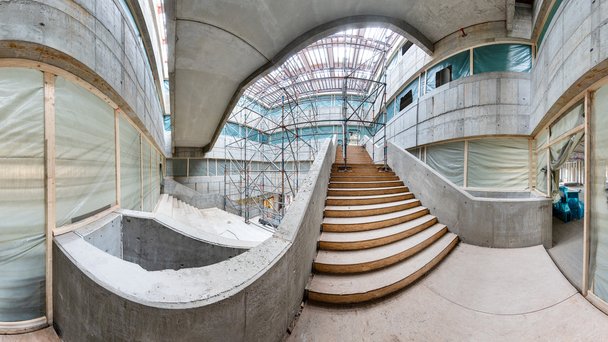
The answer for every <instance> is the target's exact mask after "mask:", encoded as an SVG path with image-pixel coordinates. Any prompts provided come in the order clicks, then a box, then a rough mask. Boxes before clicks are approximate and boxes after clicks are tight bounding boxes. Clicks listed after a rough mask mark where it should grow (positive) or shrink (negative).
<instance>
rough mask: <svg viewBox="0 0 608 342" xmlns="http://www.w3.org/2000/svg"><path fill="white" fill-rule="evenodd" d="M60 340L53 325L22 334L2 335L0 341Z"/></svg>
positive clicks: (54, 341)
mask: <svg viewBox="0 0 608 342" xmlns="http://www.w3.org/2000/svg"><path fill="white" fill-rule="evenodd" d="M30 341H31V342H58V341H60V339H59V337H58V336H57V334H56V333H55V330H54V329H53V328H52V327H48V328H46V329H42V330H38V331H34V332H31V333H28V334H21V335H0V342H30Z"/></svg>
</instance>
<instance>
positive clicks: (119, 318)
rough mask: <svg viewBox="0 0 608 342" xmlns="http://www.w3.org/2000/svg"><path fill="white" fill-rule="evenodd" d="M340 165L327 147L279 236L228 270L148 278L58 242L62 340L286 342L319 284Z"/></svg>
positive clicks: (56, 282) (69, 241)
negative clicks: (334, 170) (315, 264)
mask: <svg viewBox="0 0 608 342" xmlns="http://www.w3.org/2000/svg"><path fill="white" fill-rule="evenodd" d="M334 159H335V147H334V146H333V144H332V143H331V142H330V141H326V142H325V143H324V144H323V145H322V147H321V149H320V152H319V154H318V157H317V159H316V160H315V162H314V163H313V165H312V167H311V170H310V172H309V174H308V176H309V177H308V179H307V180H306V181H305V182H304V183H303V184H302V186H301V187H300V190H299V192H298V195H297V196H296V197H295V199H294V201H293V202H292V204H291V206H290V208H289V210H288V211H287V214H286V216H285V218H284V219H283V221H282V223H281V225H280V226H279V229H278V232H277V233H275V235H274V236H273V237H272V238H270V239H268V240H266V241H265V242H263V243H262V244H260V245H258V246H257V247H255V248H252V249H251V250H250V251H248V252H245V253H242V254H240V255H238V256H236V257H234V258H232V259H230V260H227V261H224V262H221V263H217V264H213V265H209V266H205V267H198V268H187V269H181V270H177V271H174V270H162V271H154V272H147V271H145V270H143V269H142V268H141V267H140V266H138V265H136V264H133V263H128V262H124V261H121V260H118V258H116V257H113V256H111V255H109V254H107V253H104V252H102V251H101V250H99V249H96V248H92V249H91V248H86V246H85V245H89V244H88V243H87V242H85V241H84V240H83V239H82V238H80V237H78V236H77V235H75V234H73V233H68V234H64V235H61V236H58V237H56V238H55V240H54V242H55V243H54V248H53V253H54V256H55V257H54V258H53V272H54V278H53V295H54V298H55V322H56V325H57V327H58V330H59V332H60V333H59V334H60V335H61V337H62V338H63V339H64V340H65V341H68V342H69V341H84V340H91V339H93V340H147V341H148V340H149V341H160V340H176V339H178V340H180V341H200V340H205V341H278V340H280V339H281V338H282V337H283V334H284V332H285V331H286V329H287V327H288V326H289V324H290V323H291V321H292V320H293V318H294V316H295V315H296V313H297V312H298V310H299V308H300V303H301V301H302V298H303V295H304V287H305V285H306V282H307V281H308V278H309V276H310V271H311V265H312V260H313V257H314V255H315V253H316V242H317V239H318V237H319V228H320V225H321V221H322V218H323V208H324V204H325V201H324V198H325V194H326V192H327V184H328V182H329V176H330V171H331V165H332V163H333V161H334ZM89 246H90V245H89ZM116 261H120V262H116ZM125 275H129V276H128V277H125ZM227 322H231V323H230V324H227Z"/></svg>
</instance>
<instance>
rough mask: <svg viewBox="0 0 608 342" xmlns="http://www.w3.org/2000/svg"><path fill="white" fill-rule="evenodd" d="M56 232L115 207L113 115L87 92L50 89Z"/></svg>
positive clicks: (62, 83) (61, 85) (60, 83)
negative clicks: (107, 208)
mask: <svg viewBox="0 0 608 342" xmlns="http://www.w3.org/2000/svg"><path fill="white" fill-rule="evenodd" d="M55 122H56V124H55V134H56V138H55V139H56V158H57V159H56V170H55V172H56V185H57V189H56V194H57V226H62V225H65V224H69V223H72V222H73V221H75V220H78V219H79V218H82V217H83V216H85V215H89V214H91V213H94V212H96V211H98V210H100V209H103V208H104V207H107V206H111V205H114V204H116V169H115V166H116V160H115V158H116V154H115V153H116V148H115V146H114V145H115V141H114V110H113V109H112V107H110V106H109V105H108V104H107V103H105V102H104V101H102V100H101V99H100V98H99V97H97V96H95V95H94V94H92V93H90V92H89V91H88V90H86V89H84V88H81V87H79V86H78V85H76V84H73V83H71V82H69V81H67V80H66V79H64V78H62V77H57V81H56V85H55Z"/></svg>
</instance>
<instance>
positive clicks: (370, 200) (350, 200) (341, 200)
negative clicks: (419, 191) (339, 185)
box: [325, 192, 414, 206]
mask: <svg viewBox="0 0 608 342" xmlns="http://www.w3.org/2000/svg"><path fill="white" fill-rule="evenodd" d="M412 198H414V194H412V193H411V192H404V193H396V194H386V195H369V196H328V197H327V200H326V201H325V204H326V205H330V206H342V205H366V204H380V203H390V202H397V201H405V200H408V199H412Z"/></svg>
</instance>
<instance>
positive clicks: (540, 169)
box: [536, 148, 548, 194]
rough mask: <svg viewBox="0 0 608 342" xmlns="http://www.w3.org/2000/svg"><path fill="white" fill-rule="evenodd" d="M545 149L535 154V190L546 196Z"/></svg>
mask: <svg viewBox="0 0 608 342" xmlns="http://www.w3.org/2000/svg"><path fill="white" fill-rule="evenodd" d="M547 170H548V168H547V149H546V148H543V149H541V150H539V151H538V153H537V154H536V190H538V191H540V192H542V193H544V194H547Z"/></svg>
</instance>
